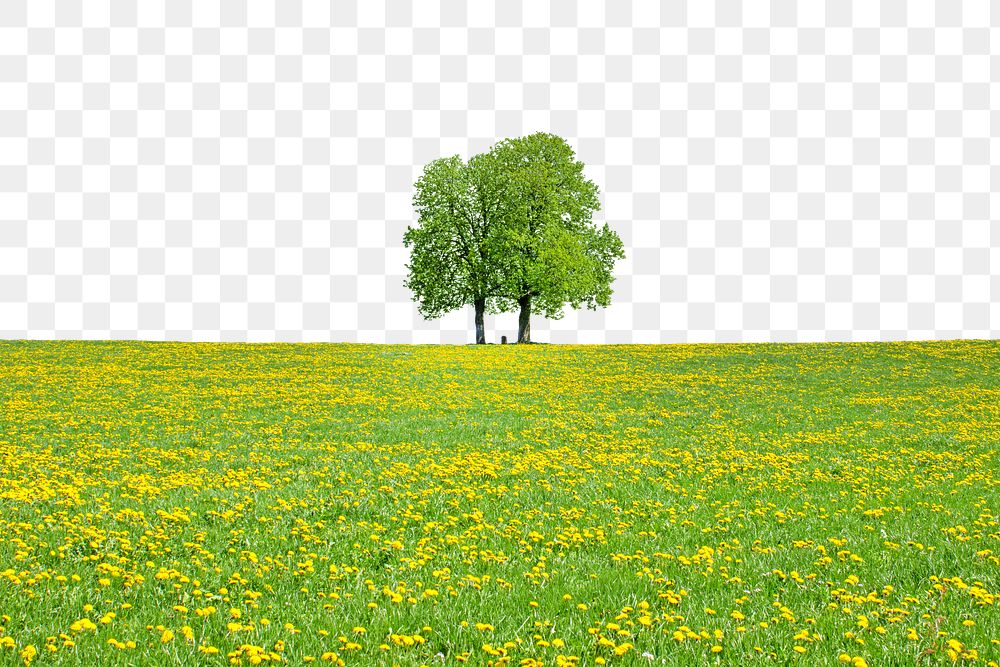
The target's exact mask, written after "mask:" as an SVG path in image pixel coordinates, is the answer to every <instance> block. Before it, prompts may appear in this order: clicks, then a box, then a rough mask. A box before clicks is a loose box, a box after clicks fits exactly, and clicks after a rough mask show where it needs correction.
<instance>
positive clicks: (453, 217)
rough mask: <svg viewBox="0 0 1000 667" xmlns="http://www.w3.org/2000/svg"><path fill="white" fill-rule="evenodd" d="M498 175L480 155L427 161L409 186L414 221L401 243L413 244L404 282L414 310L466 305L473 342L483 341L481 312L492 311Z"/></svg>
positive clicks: (433, 312) (429, 312)
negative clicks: (472, 311) (466, 160)
mask: <svg viewBox="0 0 1000 667" xmlns="http://www.w3.org/2000/svg"><path fill="white" fill-rule="evenodd" d="M499 177H500V175H499V174H498V173H496V172H495V170H494V169H493V161H492V160H491V159H489V158H488V157H484V156H476V157H474V158H472V159H471V160H470V161H469V163H468V164H465V163H463V162H462V159H461V158H460V157H458V156H457V155H456V156H453V157H449V158H442V159H439V160H434V161H433V162H431V163H429V164H428V165H427V166H425V167H424V171H423V174H422V175H421V177H420V178H419V179H418V180H417V182H416V184H415V186H414V187H415V192H414V196H413V207H414V209H415V210H416V212H417V215H418V224H417V226H416V227H407V230H406V233H405V234H404V236H403V245H404V246H406V247H410V246H413V251H412V253H411V255H410V263H409V264H408V265H407V268H408V269H409V277H408V279H407V281H406V286H407V287H408V288H409V289H410V290H411V291H412V292H413V293H414V296H415V297H416V299H417V302H418V310H419V311H420V313H421V314H422V315H423V316H424V317H440V316H441V315H443V314H445V313H447V312H450V311H452V310H455V309H458V308H461V307H463V306H465V305H470V304H471V305H472V306H473V307H474V308H475V326H476V343H478V344H483V343H485V342H486V332H485V328H484V322H483V317H484V313H485V311H486V309H487V308H488V307H490V309H491V311H495V309H496V305H495V304H496V297H497V295H498V294H499V292H500V289H499V287H500V276H499V273H498V265H499V261H498V259H497V257H496V253H497V252H498V251H500V250H501V248H499V246H498V245H497V244H496V242H495V239H496V235H495V229H496V228H497V227H498V226H499V223H500V216H501V215H503V214H504V212H505V210H506V206H505V205H504V202H503V198H504V187H503V184H502V183H501V182H500V181H501V179H500V178H499Z"/></svg>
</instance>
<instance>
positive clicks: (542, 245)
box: [404, 133, 624, 342]
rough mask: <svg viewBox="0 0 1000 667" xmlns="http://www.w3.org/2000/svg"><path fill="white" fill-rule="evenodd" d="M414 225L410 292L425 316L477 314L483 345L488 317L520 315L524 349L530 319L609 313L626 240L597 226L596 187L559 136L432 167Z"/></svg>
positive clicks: (422, 182)
mask: <svg viewBox="0 0 1000 667" xmlns="http://www.w3.org/2000/svg"><path fill="white" fill-rule="evenodd" d="M413 203H414V208H415V209H416V211H417V214H418V226H417V227H413V228H409V229H408V230H407V232H406V235H405V237H404V243H405V244H406V245H407V246H411V245H412V246H413V252H412V256H411V262H410V265H409V269H410V276H409V278H408V280H407V286H408V287H409V288H410V289H411V290H412V291H413V292H414V295H415V297H416V299H417V302H418V307H419V310H420V312H421V314H423V315H424V316H425V317H439V316H441V315H443V314H444V313H446V312H449V311H451V310H455V309H457V308H460V307H462V306H464V305H474V306H475V308H476V323H477V340H478V341H479V342H482V335H481V322H482V313H483V311H484V310H485V309H488V310H490V311H491V312H505V311H509V310H513V309H520V311H521V323H520V327H519V333H518V340H519V341H520V342H527V341H528V340H530V328H529V324H528V318H530V315H531V312H532V311H533V310H534V311H535V312H540V313H542V314H543V315H545V316H546V317H548V318H559V317H562V315H563V308H564V307H565V306H566V305H567V304H568V305H569V306H571V307H572V308H581V307H587V308H591V309H594V308H597V307H598V306H602V307H605V306H607V305H609V304H610V299H611V293H612V290H611V283H612V281H613V275H612V270H613V268H614V262H615V260H617V259H620V258H621V257H624V251H623V247H622V242H621V239H620V238H619V237H618V235H617V234H615V233H614V231H612V230H611V229H610V227H608V225H607V224H605V225H603V226H602V227H597V226H596V225H595V224H594V223H593V215H594V213H595V212H596V211H598V210H599V208H600V193H599V190H598V188H597V186H596V185H595V184H594V183H593V182H592V181H591V180H589V179H588V178H587V177H586V175H585V174H584V165H583V163H582V162H580V161H579V160H577V159H576V156H575V154H574V153H573V149H572V148H571V147H570V146H569V144H567V143H566V141H564V140H563V139H561V138H560V137H557V136H555V135H552V134H545V133H537V134H532V135H529V136H526V137H519V138H516V139H507V140H504V141H502V142H500V143H498V144H497V145H496V146H494V147H493V148H492V149H491V150H490V151H488V152H486V153H482V154H479V155H476V156H474V157H473V158H471V159H470V160H469V161H468V163H463V162H462V160H461V158H459V157H457V156H455V157H451V158H444V159H440V160H435V161H434V162H431V163H430V164H428V165H427V166H426V167H425V169H424V172H423V175H422V176H421V177H420V179H419V180H418V181H417V183H416V185H415V194H414V199H413Z"/></svg>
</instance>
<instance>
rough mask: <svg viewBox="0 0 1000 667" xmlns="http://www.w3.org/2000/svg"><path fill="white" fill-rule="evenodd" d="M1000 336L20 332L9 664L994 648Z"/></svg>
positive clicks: (938, 660) (5, 401)
mask: <svg viewBox="0 0 1000 667" xmlns="http://www.w3.org/2000/svg"><path fill="white" fill-rule="evenodd" d="M998 444H1000V342H997V341H946V342H926V343H879V344H874V343H872V344H866V343H862V344H800V345H791V344H787V345H781V344H775V345H669V346H546V345H532V346H514V345H507V346H498V345H494V346H478V347H477V346H464V347H463V346H459V347H447V346H380V345H348V344H345V345H312V344H268V345H248V344H200V343H193V344H192V343H139V342H82V341H81V342H77V341H64V342H48V341H0V664H3V665H7V664H10V665H19V664H21V663H24V664H38V665H168V664H185V665H189V664H206V665H226V664H236V665H256V664H263V663H275V662H285V663H288V664H302V663H308V662H314V663H316V664H318V665H323V664H336V665H401V666H402V665H442V664H443V665H454V664H461V663H466V664H470V665H523V666H537V665H552V666H561V665H603V664H607V665H713V664H722V665H734V664H743V665H747V664H750V665H845V664H846V665H851V666H852V667H862V666H864V665H872V666H875V665H913V664H916V665H942V664H943V665H952V664H981V665H996V664H997V662H998V661H1000V524H998V520H1000V519H998V512H1000V475H998V471H1000V456H998Z"/></svg>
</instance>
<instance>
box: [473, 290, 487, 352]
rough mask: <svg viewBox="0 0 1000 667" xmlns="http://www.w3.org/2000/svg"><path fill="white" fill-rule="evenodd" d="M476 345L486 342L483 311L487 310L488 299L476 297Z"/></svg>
mask: <svg viewBox="0 0 1000 667" xmlns="http://www.w3.org/2000/svg"><path fill="white" fill-rule="evenodd" d="M474 305H475V307H476V345H485V344H486V326H485V325H484V324H483V313H485V312H486V299H476V301H475V304H474Z"/></svg>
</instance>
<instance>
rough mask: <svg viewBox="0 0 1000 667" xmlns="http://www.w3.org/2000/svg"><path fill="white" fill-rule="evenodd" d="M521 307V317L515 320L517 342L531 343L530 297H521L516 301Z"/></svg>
mask: <svg viewBox="0 0 1000 667" xmlns="http://www.w3.org/2000/svg"><path fill="white" fill-rule="evenodd" d="M517 303H518V304H519V305H520V306H521V315H520V316H519V317H518V320H517V342H518V343H530V342H531V295H530V294H528V295H525V296H522V297H521V298H520V299H518V300H517Z"/></svg>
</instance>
